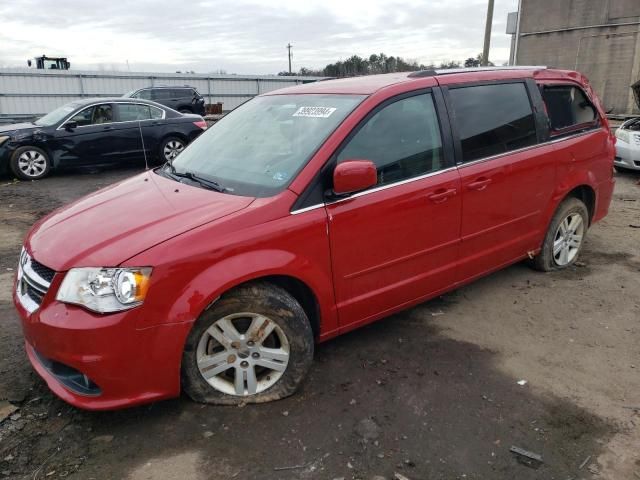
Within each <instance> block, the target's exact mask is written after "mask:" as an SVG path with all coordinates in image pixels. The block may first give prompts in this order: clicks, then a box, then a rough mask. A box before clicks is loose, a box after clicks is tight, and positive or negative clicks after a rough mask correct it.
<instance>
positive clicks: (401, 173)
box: [326, 92, 461, 327]
mask: <svg viewBox="0 0 640 480" xmlns="http://www.w3.org/2000/svg"><path fill="white" fill-rule="evenodd" d="M438 93H439V92H438ZM448 142H450V139H449V138H446V137H444V138H443V135H442V133H441V129H440V124H439V120H438V115H437V111H436V106H435V102H434V97H433V93H431V92H426V93H419V94H416V93H412V94H411V95H404V96H401V97H397V98H395V99H392V100H390V101H388V102H385V103H384V104H382V105H381V106H380V107H378V108H377V109H376V110H374V111H373V112H372V113H371V114H370V115H369V116H368V117H367V118H366V119H365V120H364V121H363V122H362V124H361V125H360V126H359V127H357V132H356V133H355V135H353V136H352V137H351V139H350V140H348V143H347V144H346V145H345V146H344V147H343V148H342V150H341V151H340V152H339V153H338V154H337V162H338V163H340V162H342V161H346V160H352V159H366V160H371V161H373V162H374V163H375V165H376V168H377V170H378V182H377V185H375V186H374V187H373V188H371V189H369V190H365V191H363V192H359V193H356V194H354V195H351V196H349V197H346V198H343V199H340V200H338V201H336V202H334V203H330V204H327V206H326V209H327V213H328V218H329V236H330V242H331V256H332V265H333V276H334V285H335V294H336V300H337V307H338V314H339V318H340V324H341V327H355V326H356V325H358V324H362V323H366V322H369V321H372V320H375V319H377V318H380V317H382V316H384V315H385V314H388V313H390V312H391V311H392V310H394V309H397V308H399V307H402V306H404V305H406V304H409V303H412V302H415V301H419V300H420V299H423V298H427V297H428V296H430V295H432V294H434V293H436V292H439V291H441V290H444V289H446V288H447V287H449V286H451V285H452V284H453V283H454V281H455V265H456V261H457V258H458V242H459V236H460V215H461V200H460V199H461V195H460V179H459V176H458V171H457V170H456V168H455V167H453V166H452V158H449V157H450V155H448V154H447V155H445V151H447V152H450V150H449V148H445V144H448Z"/></svg>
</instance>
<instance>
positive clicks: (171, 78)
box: [0, 68, 320, 123]
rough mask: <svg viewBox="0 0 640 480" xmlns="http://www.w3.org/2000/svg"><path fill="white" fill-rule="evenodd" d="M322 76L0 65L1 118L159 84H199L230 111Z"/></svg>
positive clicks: (17, 117)
mask: <svg viewBox="0 0 640 480" xmlns="http://www.w3.org/2000/svg"><path fill="white" fill-rule="evenodd" d="M317 80H320V78H318V77H278V76H272V75H214V74H211V75H204V74H202V75H201V74H180V73H134V72H98V71H74V70H71V71H60V70H33V69H26V68H15V69H0V122H2V123H6V122H14V121H19V120H23V119H25V120H26V119H31V118H34V117H38V116H42V115H44V114H45V113H47V112H50V111H51V110H53V109H55V108H57V107H59V106H61V105H64V104H65V103H68V102H71V101H73V100H77V99H81V98H89V97H119V96H121V95H123V94H125V93H126V92H128V91H131V90H134V89H138V88H143V87H149V86H153V85H176V86H182V85H189V86H192V87H195V88H197V89H198V91H199V92H200V94H201V95H202V96H204V97H205V100H206V103H218V102H221V103H222V108H223V111H229V110H233V109H234V108H235V107H237V106H238V105H240V104H241V103H243V102H244V101H246V100H248V99H250V98H252V97H254V96H255V95H258V94H261V93H265V92H269V91H272V90H277V89H279V88H284V87H288V86H292V85H296V84H300V83H307V82H313V81H317Z"/></svg>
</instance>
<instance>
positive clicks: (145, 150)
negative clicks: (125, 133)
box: [138, 119, 149, 170]
mask: <svg viewBox="0 0 640 480" xmlns="http://www.w3.org/2000/svg"><path fill="white" fill-rule="evenodd" d="M138 130H139V131H140V140H142V154H143V155H144V169H145V170H149V162H148V161H147V149H146V147H145V146H144V135H142V121H141V120H140V119H138Z"/></svg>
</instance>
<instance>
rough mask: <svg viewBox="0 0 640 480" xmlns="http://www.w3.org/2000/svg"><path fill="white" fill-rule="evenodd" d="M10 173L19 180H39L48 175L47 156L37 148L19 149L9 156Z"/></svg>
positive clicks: (49, 168)
mask: <svg viewBox="0 0 640 480" xmlns="http://www.w3.org/2000/svg"><path fill="white" fill-rule="evenodd" d="M9 166H10V167H11V171H12V172H13V174H14V175H15V176H16V177H17V178H19V179H20V180H40V179H41V178H44V177H46V176H47V175H49V171H50V170H51V161H50V160H49V155H47V153H46V152H45V151H44V150H42V149H41V148H38V147H20V148H18V149H17V150H16V151H15V152H13V155H12V156H11V161H10V162H9Z"/></svg>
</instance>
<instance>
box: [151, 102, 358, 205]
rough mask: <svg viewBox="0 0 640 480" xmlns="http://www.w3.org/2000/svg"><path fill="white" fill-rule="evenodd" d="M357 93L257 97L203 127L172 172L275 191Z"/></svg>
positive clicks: (241, 190)
mask: <svg viewBox="0 0 640 480" xmlns="http://www.w3.org/2000/svg"><path fill="white" fill-rule="evenodd" d="M363 98H364V96H362V95H271V96H266V97H257V98H255V99H253V100H251V101H249V102H247V103H245V104H244V105H242V106H240V107H238V108H237V109H235V110H234V111H233V112H231V113H230V114H228V115H227V116H225V117H224V118H223V119H222V120H221V121H219V122H218V123H216V124H215V125H214V126H213V127H211V128H209V129H208V130H207V131H206V132H205V133H204V134H203V135H201V136H200V137H199V138H198V139H197V140H196V141H195V142H194V143H192V144H191V145H190V146H189V147H188V148H186V149H185V150H184V151H183V152H182V153H181V154H180V156H178V157H177V158H176V159H175V160H174V161H173V167H174V168H175V172H176V173H177V174H184V173H187V172H190V173H193V174H196V175H199V176H201V177H205V178H208V179H210V180H214V181H215V182H217V183H219V184H220V185H221V186H222V187H223V188H224V189H225V191H226V192H227V193H233V194H236V195H243V196H251V197H267V196H271V195H275V194H276V193H278V192H280V191H281V190H283V189H284V188H285V187H286V186H287V185H288V184H289V183H290V182H291V180H293V178H295V176H296V175H297V174H298V172H299V171H300V170H301V169H302V168H303V167H304V166H305V165H306V163H307V162H308V161H309V159H310V158H311V156H312V155H313V154H314V153H315V151H316V150H317V149H318V148H319V147H320V145H322V143H323V142H324V141H325V140H326V138H327V137H328V136H329V135H330V134H331V133H332V132H333V131H334V130H335V129H336V127H337V126H338V125H339V124H340V123H341V122H342V121H343V120H344V119H345V117H346V116H347V115H348V114H349V113H350V112H351V111H352V110H353V109H354V108H355V107H356V106H357V105H358V104H359V103H360V102H361V101H362V100H363ZM166 170H167V169H166V167H165V170H164V171H166Z"/></svg>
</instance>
